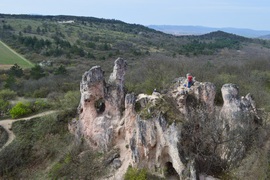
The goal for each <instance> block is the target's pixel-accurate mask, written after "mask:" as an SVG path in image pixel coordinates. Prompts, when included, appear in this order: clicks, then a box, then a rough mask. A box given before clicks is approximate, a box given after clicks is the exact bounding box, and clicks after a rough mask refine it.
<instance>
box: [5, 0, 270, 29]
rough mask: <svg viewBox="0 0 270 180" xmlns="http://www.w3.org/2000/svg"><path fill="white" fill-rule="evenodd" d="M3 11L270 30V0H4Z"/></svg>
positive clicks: (157, 23)
mask: <svg viewBox="0 0 270 180" xmlns="http://www.w3.org/2000/svg"><path fill="white" fill-rule="evenodd" d="M0 13H3V14H40V15H75V16H87V17H97V18H106V19H117V20H121V21H124V22H127V23H134V24H141V25H192V26H207V27H216V28H223V27H234V28H247V29H254V30H270V23H269V20H270V0H95V1H93V0H42V1H37V0H1V1H0Z"/></svg>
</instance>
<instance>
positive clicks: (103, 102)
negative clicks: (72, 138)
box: [76, 58, 126, 151]
mask: <svg viewBox="0 0 270 180" xmlns="http://www.w3.org/2000/svg"><path fill="white" fill-rule="evenodd" d="M125 70H126V62H125V61H124V60H123V59H121V58H119V59H117V60H116V61H115V68H114V72H113V73H112V75H111V78H110V83H108V84H107V83H106V82H105V77H104V72H103V70H102V69H101V67H100V66H94V67H92V68H91V69H90V70H89V71H87V72H85V73H84V75H83V76H82V81H81V84H80V91H81V100H80V105H79V107H78V112H79V114H80V119H79V121H78V123H77V130H76V135H77V139H81V138H85V140H86V141H87V143H89V145H91V146H92V147H94V148H97V149H101V150H103V151H107V150H108V148H109V147H111V146H112V145H113V141H114V137H115V135H114V131H115V129H116V128H117V127H118V126H119V119H120V115H121V113H122V112H121V111H122V109H121V106H122V105H123V100H122V99H123V97H124V89H123V83H124V75H125Z"/></svg>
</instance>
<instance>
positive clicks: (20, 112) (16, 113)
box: [9, 102, 32, 118]
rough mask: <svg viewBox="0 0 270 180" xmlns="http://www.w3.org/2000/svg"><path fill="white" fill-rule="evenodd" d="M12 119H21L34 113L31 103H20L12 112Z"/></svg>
mask: <svg viewBox="0 0 270 180" xmlns="http://www.w3.org/2000/svg"><path fill="white" fill-rule="evenodd" d="M9 113H10V115H11V117H12V118H19V117H22V116H24V115H28V114H31V113H32V110H31V105H30V103H25V104H24V103H22V102H18V103H17V104H16V105H15V106H14V107H13V108H12V109H11V110H10V111H9Z"/></svg>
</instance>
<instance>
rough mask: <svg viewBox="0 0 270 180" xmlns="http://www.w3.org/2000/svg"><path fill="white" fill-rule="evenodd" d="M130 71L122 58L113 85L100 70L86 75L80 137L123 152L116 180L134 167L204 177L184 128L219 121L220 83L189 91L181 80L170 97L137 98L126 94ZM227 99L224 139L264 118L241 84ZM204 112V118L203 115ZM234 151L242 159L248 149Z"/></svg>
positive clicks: (224, 152) (227, 153)
mask: <svg viewBox="0 0 270 180" xmlns="http://www.w3.org/2000/svg"><path fill="white" fill-rule="evenodd" d="M126 69H127V64H126V62H125V61H124V60H123V59H121V58H118V59H117V60H116V61H115V66H114V69H113V73H112V74H111V76H110V78H109V81H108V83H106V82H105V80H104V72H103V71H102V70H101V68H100V67H99V66H95V67H93V68H91V69H90V70H89V71H87V72H86V73H85V74H84V75H83V77H82V81H81V86H80V87H81V88H80V90H81V101H80V105H79V107H78V111H79V121H78V122H77V124H76V123H75V124H76V128H75V131H76V136H77V137H78V138H77V139H78V140H80V139H82V138H84V139H85V140H86V142H87V143H88V144H89V146H91V147H92V148H94V149H96V150H99V151H109V150H110V149H112V148H118V149H119V150H120V157H118V156H117V159H116V160H115V162H117V163H115V164H116V165H117V168H116V167H115V171H114V174H113V175H112V176H111V177H112V178H111V179H123V176H124V173H125V172H126V170H127V168H128V166H129V165H132V166H133V167H138V168H147V169H149V171H151V172H153V173H155V174H158V175H160V176H164V175H165V173H166V172H165V170H166V169H171V170H172V171H175V174H174V176H175V177H177V178H179V179H188V178H189V179H196V178H199V177H198V174H199V173H200V172H199V171H198V169H196V161H194V156H192V155H191V153H190V152H187V151H186V150H185V149H186V147H185V146H187V144H190V142H187V140H190V139H192V138H193V137H189V138H184V135H183V131H184V130H186V129H184V128H183V126H184V125H185V124H186V123H188V122H189V121H191V120H194V119H195V120H196V122H195V126H194V127H195V128H197V129H198V130H197V131H203V130H204V129H202V127H204V126H203V124H204V123H206V122H207V121H209V120H211V119H214V118H215V117H216V115H217V112H218V111H216V108H215V105H214V98H215V94H216V88H215V85H214V84H212V83H209V82H198V81H196V82H195V83H194V85H193V86H191V88H190V89H188V88H185V87H184V81H185V78H179V81H178V82H177V83H176V84H174V86H172V88H171V89H170V90H169V91H168V93H167V94H160V93H157V92H154V93H153V94H152V95H145V94H140V95H138V96H136V95H135V94H125V92H124V80H125V79H124V75H125V72H126ZM222 95H223V99H224V105H223V107H222V109H221V112H220V114H219V117H220V118H219V119H218V121H219V122H220V124H217V125H216V127H217V128H220V129H222V128H224V129H226V131H224V132H222V133H223V134H222V135H223V136H222V137H223V138H224V140H226V139H225V137H230V136H231V134H232V132H235V131H234V130H237V128H239V127H240V128H251V127H254V126H253V125H252V124H254V119H256V118H257V119H258V118H259V117H258V116H257V114H256V108H255V103H254V101H253V100H252V98H251V96H250V95H247V96H246V97H244V98H239V94H238V89H237V86H236V85H233V84H226V85H224V86H223V87H222ZM198 114H202V115H201V116H199V117H198ZM71 129H73V131H74V128H71ZM197 131H194V138H195V139H196V138H197V139H198V137H196V136H198V134H199V133H198V134H196V132H197ZM192 135H193V134H192ZM192 135H191V136H192ZM194 138H193V139H194ZM238 142H240V141H238ZM241 142H242V141H241ZM202 143H204V142H202ZM234 147H237V148H238V151H237V152H239V151H241V153H240V154H241V155H239V156H238V157H237V158H241V157H242V155H243V154H244V153H245V145H244V144H241V143H240V145H237V146H234ZM239 149H240V150H239ZM217 150H218V151H219V153H220V158H223V159H224V160H230V161H233V160H235V156H236V153H237V152H236V151H235V149H233V148H231V146H229V145H228V144H225V145H224V146H222V148H219V149H217ZM232 154H233V155H234V156H233V157H232V156H231V155H232ZM237 158H236V159H237ZM111 162H114V161H113V159H112V160H111ZM116 165H114V166H116ZM197 171H198V172H197ZM109 179H110V178H109Z"/></svg>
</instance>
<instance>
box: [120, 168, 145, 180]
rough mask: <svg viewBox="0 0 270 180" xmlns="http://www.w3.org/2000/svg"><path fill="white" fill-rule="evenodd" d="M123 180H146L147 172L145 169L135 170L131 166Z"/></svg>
mask: <svg viewBox="0 0 270 180" xmlns="http://www.w3.org/2000/svg"><path fill="white" fill-rule="evenodd" d="M124 179H125V180H146V179H147V172H146V170H145V169H140V170H139V169H137V168H132V167H131V166H130V167H128V170H127V172H126V174H125V177H124Z"/></svg>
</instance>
